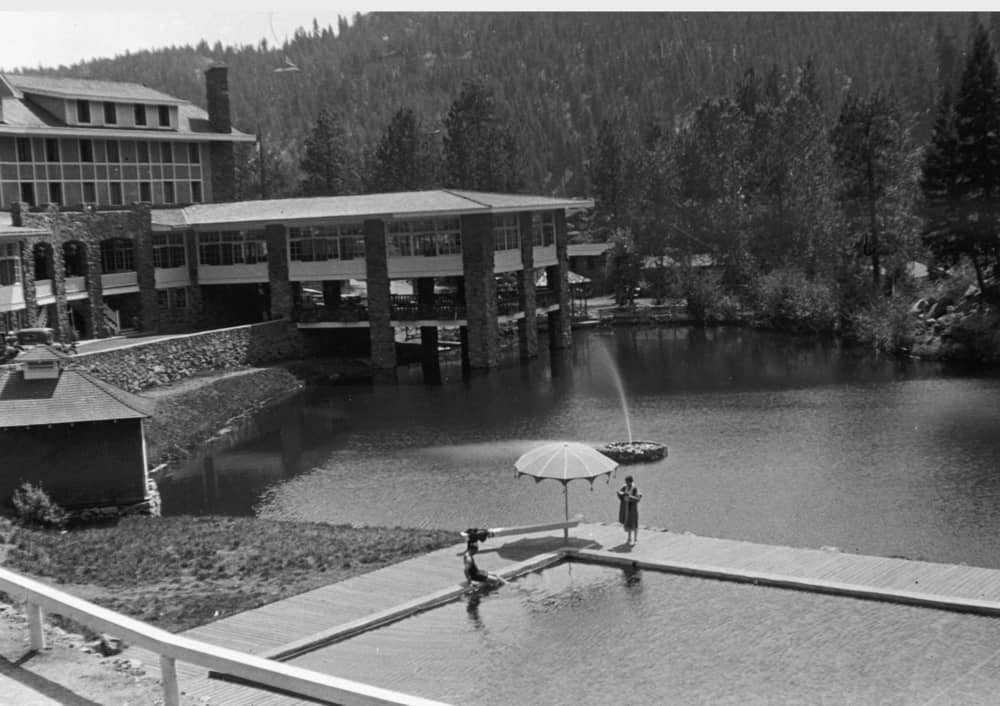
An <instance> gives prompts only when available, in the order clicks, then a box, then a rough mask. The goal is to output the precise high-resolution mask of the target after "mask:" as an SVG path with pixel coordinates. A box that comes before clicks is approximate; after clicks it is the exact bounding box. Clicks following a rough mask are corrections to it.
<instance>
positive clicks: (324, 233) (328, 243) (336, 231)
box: [288, 223, 365, 262]
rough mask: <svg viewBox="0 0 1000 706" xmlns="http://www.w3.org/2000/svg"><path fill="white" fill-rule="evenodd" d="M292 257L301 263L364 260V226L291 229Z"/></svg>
mask: <svg viewBox="0 0 1000 706" xmlns="http://www.w3.org/2000/svg"><path fill="white" fill-rule="evenodd" d="M288 244H289V253H290V257H291V259H293V260H297V261H298V262H324V261H326V260H351V259H354V258H359V257H364V255H365V236H364V226H363V225H362V224H360V223H345V224H343V225H339V226H336V225H328V226H313V227H307V228H289V230H288Z"/></svg>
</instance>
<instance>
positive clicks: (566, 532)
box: [563, 483, 569, 542]
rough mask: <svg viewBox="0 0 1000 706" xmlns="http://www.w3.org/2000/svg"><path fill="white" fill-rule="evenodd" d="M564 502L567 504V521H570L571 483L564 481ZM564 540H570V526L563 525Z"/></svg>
mask: <svg viewBox="0 0 1000 706" xmlns="http://www.w3.org/2000/svg"><path fill="white" fill-rule="evenodd" d="M563 504H564V505H565V506H566V521H567V522H569V483H563ZM563 541H564V542H569V527H563Z"/></svg>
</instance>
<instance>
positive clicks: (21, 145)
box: [17, 137, 34, 164]
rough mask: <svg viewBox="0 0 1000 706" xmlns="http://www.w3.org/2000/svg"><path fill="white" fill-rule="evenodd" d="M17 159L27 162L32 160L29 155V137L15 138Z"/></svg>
mask: <svg viewBox="0 0 1000 706" xmlns="http://www.w3.org/2000/svg"><path fill="white" fill-rule="evenodd" d="M17 161H18V162H20V163H21V164H27V163H29V162H32V161H34V160H33V159H32V156H31V139H30V138H27V137H19V138H17Z"/></svg>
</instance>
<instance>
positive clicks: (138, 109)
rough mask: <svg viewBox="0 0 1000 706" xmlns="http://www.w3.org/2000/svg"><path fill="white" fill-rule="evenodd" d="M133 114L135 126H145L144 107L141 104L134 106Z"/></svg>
mask: <svg viewBox="0 0 1000 706" xmlns="http://www.w3.org/2000/svg"><path fill="white" fill-rule="evenodd" d="M134 114H135V124H136V125H145V124H146V106H144V105H142V104H141V103H138V104H136V106H135V113H134Z"/></svg>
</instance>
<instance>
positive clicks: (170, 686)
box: [160, 655, 181, 706]
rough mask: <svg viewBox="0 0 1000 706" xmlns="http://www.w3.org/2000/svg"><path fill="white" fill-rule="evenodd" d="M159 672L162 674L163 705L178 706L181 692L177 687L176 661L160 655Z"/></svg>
mask: <svg viewBox="0 0 1000 706" xmlns="http://www.w3.org/2000/svg"><path fill="white" fill-rule="evenodd" d="M160 673H161V674H162V675H163V676H162V680H163V706H180V705H181V692H180V689H179V688H178V687H177V663H176V662H175V661H174V658H173V657H167V656H166V655H160Z"/></svg>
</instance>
